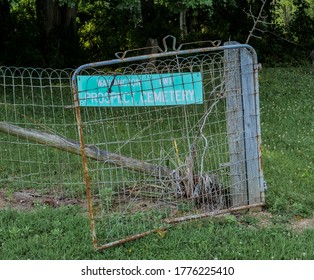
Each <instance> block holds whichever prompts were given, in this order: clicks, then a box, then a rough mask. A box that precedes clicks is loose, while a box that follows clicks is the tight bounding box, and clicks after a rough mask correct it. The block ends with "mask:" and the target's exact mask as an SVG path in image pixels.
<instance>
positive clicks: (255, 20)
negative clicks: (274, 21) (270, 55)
mask: <svg viewBox="0 0 314 280" xmlns="http://www.w3.org/2000/svg"><path fill="white" fill-rule="evenodd" d="M261 1H262V6H261V8H260V10H259V13H258V16H257V17H256V16H254V15H253V13H252V10H251V9H250V12H249V13H247V12H246V14H247V15H248V16H249V17H251V18H252V19H253V27H252V29H251V30H250V32H249V35H248V37H247V38H246V41H245V44H248V43H249V41H250V39H251V37H255V38H259V39H261V37H260V36H256V35H255V34H254V31H256V30H258V31H260V32H262V33H264V32H265V31H263V30H261V29H258V28H257V26H258V25H259V24H261V23H265V19H266V17H265V16H263V11H264V7H265V4H266V2H267V1H266V0H261Z"/></svg>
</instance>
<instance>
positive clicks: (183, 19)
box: [180, 10, 188, 40]
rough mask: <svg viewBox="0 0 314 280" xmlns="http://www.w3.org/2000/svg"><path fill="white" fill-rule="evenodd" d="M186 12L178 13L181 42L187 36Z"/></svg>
mask: <svg viewBox="0 0 314 280" xmlns="http://www.w3.org/2000/svg"><path fill="white" fill-rule="evenodd" d="M186 12H187V10H182V11H180V32H181V39H182V40H184V39H185V37H186V36H187V34H188V30H187V25H186Z"/></svg>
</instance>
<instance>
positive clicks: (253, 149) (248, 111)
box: [240, 49, 261, 204]
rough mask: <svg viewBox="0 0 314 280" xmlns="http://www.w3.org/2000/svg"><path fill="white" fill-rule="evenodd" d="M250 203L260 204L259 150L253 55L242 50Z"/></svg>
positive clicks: (246, 156) (246, 158)
mask: <svg viewBox="0 0 314 280" xmlns="http://www.w3.org/2000/svg"><path fill="white" fill-rule="evenodd" d="M240 61H241V83H242V97H243V117H244V118H243V122H244V135H245V137H244V139H245V161H246V173H247V184H248V203H249V204H255V203H258V202H260V198H261V195H260V184H259V183H260V181H259V152H258V150H259V148H258V129H257V114H258V112H257V111H256V100H255V86H254V84H255V81H254V64H253V58H252V53H251V52H250V51H249V50H247V49H241V50H240Z"/></svg>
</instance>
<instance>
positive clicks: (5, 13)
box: [0, 0, 10, 53]
mask: <svg viewBox="0 0 314 280" xmlns="http://www.w3.org/2000/svg"><path fill="white" fill-rule="evenodd" d="M9 16H10V4H9V2H8V1H7V0H3V1H0V51H1V53H2V52H3V50H4V47H5V43H6V37H7V36H8V30H6V27H7V23H8V18H9Z"/></svg>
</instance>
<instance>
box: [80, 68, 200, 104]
mask: <svg viewBox="0 0 314 280" xmlns="http://www.w3.org/2000/svg"><path fill="white" fill-rule="evenodd" d="M77 82H78V91H79V100H80V105H81V106H105V107H121V106H130V107H131V106H173V105H187V104H200V103H203V91H202V76H201V73H199V72H193V73H172V74H147V75H112V76H78V77H77Z"/></svg>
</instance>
